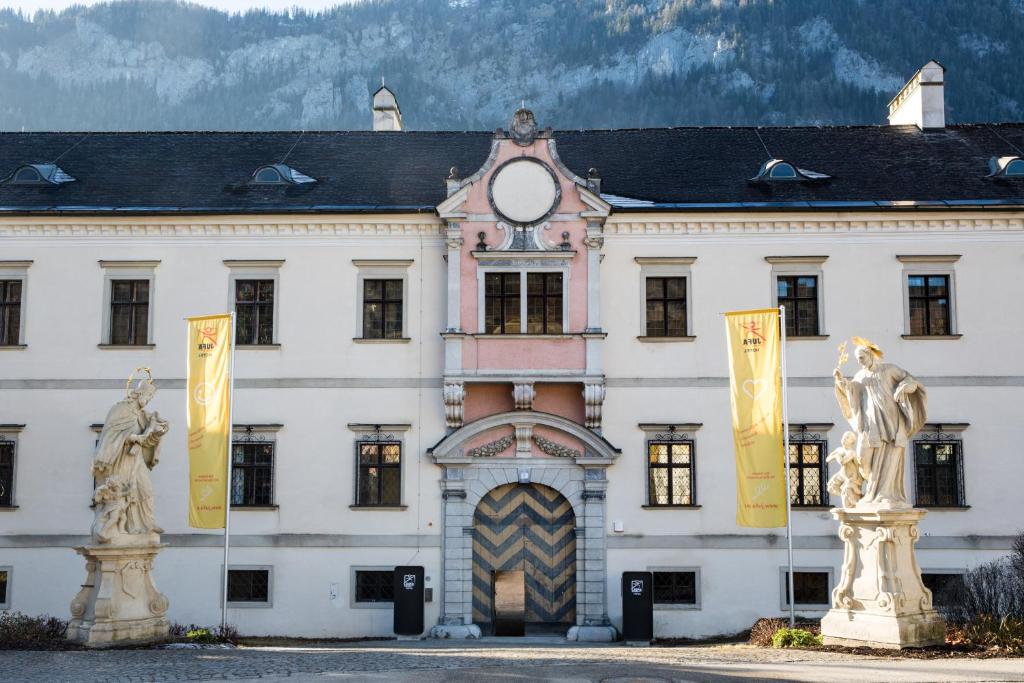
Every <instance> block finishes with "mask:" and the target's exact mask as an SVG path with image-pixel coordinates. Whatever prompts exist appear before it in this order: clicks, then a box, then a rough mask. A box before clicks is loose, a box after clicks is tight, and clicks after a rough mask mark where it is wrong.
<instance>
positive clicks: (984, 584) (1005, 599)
mask: <svg viewBox="0 0 1024 683" xmlns="http://www.w3.org/2000/svg"><path fill="white" fill-rule="evenodd" d="M1022 561H1024V559H1022ZM941 602H942V606H941V607H940V608H939V609H940V610H941V612H942V616H943V617H945V618H946V621H948V622H949V623H951V624H961V625H962V624H969V623H971V622H973V621H976V620H977V619H979V618H980V617H982V616H991V617H994V618H995V619H997V620H999V619H1002V618H1003V617H1012V618H1014V619H1024V574H1019V573H1018V572H1017V568H1016V566H1015V558H1014V557H1004V558H1000V559H998V560H993V561H992V562H988V563H986V564H982V565H978V566H977V567H974V568H972V569H968V570H967V571H966V572H964V575H963V580H962V581H958V582H957V583H955V584H952V585H951V586H950V587H949V589H947V590H946V591H945V592H944V594H943V596H942V600H941Z"/></svg>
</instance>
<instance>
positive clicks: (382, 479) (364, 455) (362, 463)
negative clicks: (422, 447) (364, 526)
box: [356, 441, 402, 506]
mask: <svg viewBox="0 0 1024 683" xmlns="http://www.w3.org/2000/svg"><path fill="white" fill-rule="evenodd" d="M357 449H358V453H359V463H358V469H359V474H358V486H357V493H356V505H359V506H370V505H385V506H397V505H401V504H402V444H401V443H399V442H397V441H375V442H360V443H358V444H357Z"/></svg>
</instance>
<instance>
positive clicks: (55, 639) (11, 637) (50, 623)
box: [0, 612, 68, 650]
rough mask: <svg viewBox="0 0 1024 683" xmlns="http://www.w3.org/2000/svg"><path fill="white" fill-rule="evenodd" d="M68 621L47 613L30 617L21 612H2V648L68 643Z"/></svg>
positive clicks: (51, 646) (61, 645)
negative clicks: (65, 635) (66, 635)
mask: <svg viewBox="0 0 1024 683" xmlns="http://www.w3.org/2000/svg"><path fill="white" fill-rule="evenodd" d="M67 628H68V622H66V621H64V620H63V619H58V618H57V617H51V616H49V615H47V614H43V615H40V616H38V617H30V616H28V615H27V614H22V613H21V612H0V649H4V650H38V649H49V648H59V647H63V646H64V645H65V644H66V641H65V640H64V634H65V633H66V632H67Z"/></svg>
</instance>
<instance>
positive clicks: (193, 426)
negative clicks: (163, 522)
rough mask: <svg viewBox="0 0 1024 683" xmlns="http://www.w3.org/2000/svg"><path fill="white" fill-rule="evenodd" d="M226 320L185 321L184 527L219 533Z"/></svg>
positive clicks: (226, 420)
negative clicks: (186, 323)
mask: <svg viewBox="0 0 1024 683" xmlns="http://www.w3.org/2000/svg"><path fill="white" fill-rule="evenodd" d="M231 331H232V330H231V316H230V315H229V314H224V315H207V316H202V317H199V318H189V319H188V377H187V379H186V381H185V385H186V388H187V389H188V525H189V526H190V527H194V528H197V529H223V528H224V523H225V516H226V512H227V510H226V508H225V504H226V502H227V501H226V499H227V490H228V481H227V469H228V451H229V447H230V444H231V415H230V408H231V395H230V394H231V344H232V342H233V340H232V339H231Z"/></svg>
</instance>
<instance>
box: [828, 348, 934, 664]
mask: <svg viewBox="0 0 1024 683" xmlns="http://www.w3.org/2000/svg"><path fill="white" fill-rule="evenodd" d="M853 342H854V344H855V345H856V348H855V350H854V356H855V357H856V359H857V362H858V363H859V364H860V369H859V370H858V371H857V373H856V374H855V375H854V376H853V377H851V378H847V377H844V376H843V372H842V365H843V363H844V362H845V361H846V360H848V358H849V357H848V355H847V353H846V344H845V342H844V343H843V345H842V346H840V347H839V363H838V365H837V367H836V369H835V370H834V371H833V373H832V376H833V379H834V385H835V395H836V400H837V402H838V403H839V409H840V411H841V412H842V414H843V417H844V418H846V420H847V422H849V425H850V429H849V430H848V431H846V432H845V433H844V434H843V437H842V442H841V445H840V447H839V448H837V449H835V450H834V451H833V452H832V453H830V454H829V456H828V460H829V461H830V462H835V463H836V464H837V465H838V469H839V471H838V473H837V474H836V475H835V476H833V477H832V479H831V480H830V481H829V485H828V489H829V491H830V492H831V493H833V494H835V495H837V496H839V497H840V498H841V500H842V506H841V507H836V508H833V509H832V516H833V517H834V518H835V519H836V520H837V521H838V522H839V539H840V540H841V541H842V542H843V563H842V576H841V578H840V580H839V582H838V584H837V585H836V587H835V588H834V589H833V591H832V596H831V598H832V600H831V602H832V605H831V609H830V610H829V612H828V614H826V615H825V617H824V618H823V619H822V620H821V635H822V636H823V637H824V641H825V644H826V645H850V646H868V647H878V648H887V649H899V648H905V647H924V646H928V645H937V644H940V643H942V642H944V639H945V631H946V627H945V623H944V622H943V621H942V618H941V617H940V616H939V615H938V613H937V612H936V611H935V609H934V608H933V606H932V594H931V591H929V590H928V589H927V588H926V587H925V585H924V583H923V582H922V580H921V570H920V568H919V567H918V564H917V558H916V557H915V552H914V545H915V544H916V543H917V540H918V538H919V533H918V529H917V524H918V522H920V521H921V519H922V518H924V516H925V514H926V512H925V511H924V510H918V509H915V508H914V507H913V506H912V505H911V504H910V502H909V501H908V500H907V494H906V489H905V487H904V482H903V473H904V468H905V460H906V449H907V446H908V445H909V444H910V439H911V438H912V437H913V436H914V434H916V433H917V432H918V431H919V430H920V429H921V427H923V426H924V424H925V421H926V420H927V419H928V414H927V413H928V396H927V393H926V392H925V389H924V387H923V386H922V385H921V383H920V382H918V381H917V380H916V379H915V378H914V377H913V376H912V375H911V374H910V373H909V372H907V371H906V370H904V369H903V368H901V367H899V366H897V365H894V364H892V363H885V362H883V361H882V350H881V349H879V348H878V346H877V345H875V344H873V343H872V342H870V341H868V340H867V339H863V338H861V337H854V338H853Z"/></svg>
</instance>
